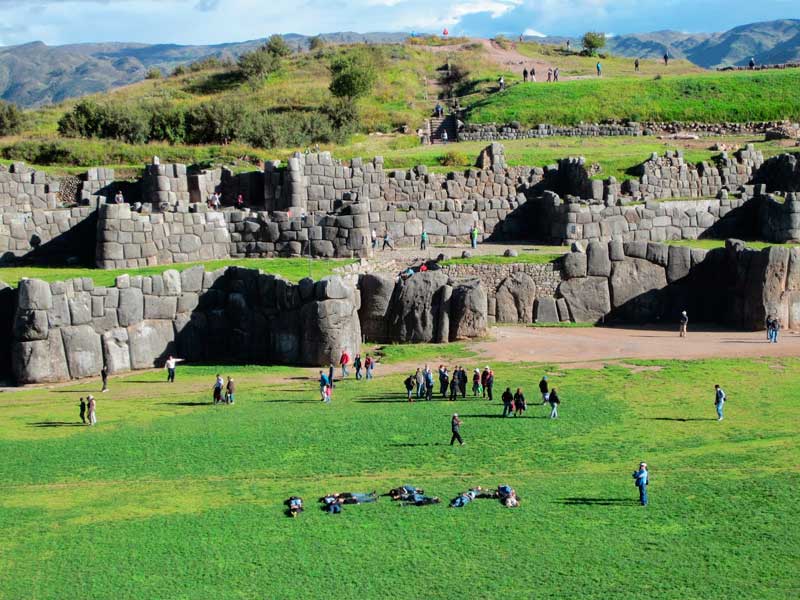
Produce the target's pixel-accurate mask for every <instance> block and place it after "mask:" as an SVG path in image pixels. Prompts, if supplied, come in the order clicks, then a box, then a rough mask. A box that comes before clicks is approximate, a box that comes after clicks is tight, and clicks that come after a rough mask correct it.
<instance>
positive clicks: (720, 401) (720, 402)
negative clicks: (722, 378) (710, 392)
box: [714, 384, 727, 421]
mask: <svg viewBox="0 0 800 600" xmlns="http://www.w3.org/2000/svg"><path fill="white" fill-rule="evenodd" d="M726 400H727V396H726V395H725V391H724V390H723V389H722V388H721V387H719V384H716V385H715V386H714V407H715V408H716V409H717V421H722V419H724V418H725V417H724V416H723V415H722V409H723V407H724V406H725V402H726Z"/></svg>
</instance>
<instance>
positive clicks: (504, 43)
mask: <svg viewBox="0 0 800 600" xmlns="http://www.w3.org/2000/svg"><path fill="white" fill-rule="evenodd" d="M494 43H495V44H497V45H498V46H500V47H501V48H502V49H503V50H508V49H509V48H511V40H509V39H508V38H507V37H506V36H504V35H502V34H500V35H498V36H496V37H495V38H494Z"/></svg>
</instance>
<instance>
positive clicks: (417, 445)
mask: <svg viewBox="0 0 800 600" xmlns="http://www.w3.org/2000/svg"><path fill="white" fill-rule="evenodd" d="M446 445H447V444H445V443H444V442H425V443H421V442H417V443H413V442H407V443H404V444H389V447H391V448H425V447H429V446H446ZM387 495H388V494H387Z"/></svg>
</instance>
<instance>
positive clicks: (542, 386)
mask: <svg viewBox="0 0 800 600" xmlns="http://www.w3.org/2000/svg"><path fill="white" fill-rule="evenodd" d="M539 392H540V393H541V394H542V406H544V405H545V404H547V402H548V401H549V397H550V393H549V388H548V386H547V375H543V376H542V379H541V381H540V382H539Z"/></svg>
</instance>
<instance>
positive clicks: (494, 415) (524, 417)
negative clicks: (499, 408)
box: [461, 413, 550, 421]
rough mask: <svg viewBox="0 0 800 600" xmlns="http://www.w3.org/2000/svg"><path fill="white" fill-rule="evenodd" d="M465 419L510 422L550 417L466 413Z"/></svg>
mask: <svg viewBox="0 0 800 600" xmlns="http://www.w3.org/2000/svg"><path fill="white" fill-rule="evenodd" d="M461 416H462V417H464V418H465V419H508V420H509V421H513V420H515V419H516V420H519V419H549V418H550V417H548V416H541V417H535V416H534V415H523V416H521V417H504V416H503V413H498V414H491V415H488V414H487V415H470V414H468V413H464V414H463V415H461Z"/></svg>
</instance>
